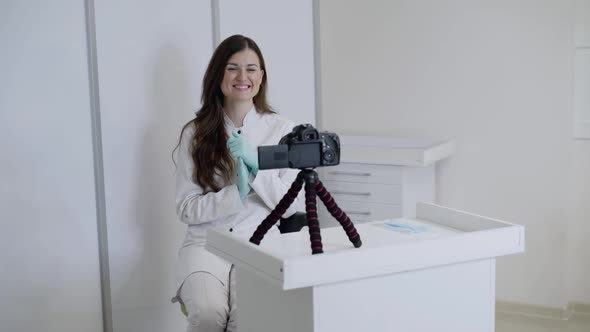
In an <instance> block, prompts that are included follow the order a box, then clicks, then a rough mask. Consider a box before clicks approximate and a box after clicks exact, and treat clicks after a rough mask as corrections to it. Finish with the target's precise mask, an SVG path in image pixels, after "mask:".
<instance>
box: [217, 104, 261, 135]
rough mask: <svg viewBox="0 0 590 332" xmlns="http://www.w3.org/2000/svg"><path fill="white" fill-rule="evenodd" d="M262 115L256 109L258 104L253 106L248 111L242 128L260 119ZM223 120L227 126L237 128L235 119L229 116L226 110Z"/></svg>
mask: <svg viewBox="0 0 590 332" xmlns="http://www.w3.org/2000/svg"><path fill="white" fill-rule="evenodd" d="M260 116H261V114H259V113H258V112H257V111H256V106H252V108H251V109H250V110H249V111H248V113H246V116H245V117H244V121H243V122H242V128H243V127H247V126H248V124H249V123H255V122H256V119H258V118H259V117H260ZM223 120H224V123H225V127H226V128H228V129H230V130H231V129H233V128H236V126H235V125H234V123H233V121H232V120H231V119H230V118H229V116H227V114H226V113H225V112H223Z"/></svg>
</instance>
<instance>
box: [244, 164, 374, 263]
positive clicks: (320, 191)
mask: <svg viewBox="0 0 590 332" xmlns="http://www.w3.org/2000/svg"><path fill="white" fill-rule="evenodd" d="M303 182H305V213H306V215H307V225H308V227H309V239H310V241H311V253H312V254H321V253H323V252H324V250H323V247H322V235H321V234H320V224H319V222H318V213H317V206H316V196H319V197H320V199H321V200H322V202H324V205H325V206H326V208H327V209H328V211H329V212H330V214H331V215H332V217H334V218H335V219H336V220H338V222H339V223H340V225H341V226H342V228H343V229H344V231H345V232H346V235H348V239H349V240H350V242H352V244H353V245H354V247H355V248H358V247H360V246H361V245H362V241H361V237H360V236H359V234H358V233H357V231H356V228H355V227H354V224H353V223H352V221H350V218H348V216H347V215H346V213H345V212H344V211H342V210H341V209H340V208H339V207H338V204H336V201H334V198H333V197H332V195H330V193H329V192H328V190H326V188H325V187H324V185H323V184H322V181H320V180H319V177H318V173H317V172H316V171H315V170H313V169H302V170H301V171H300V172H299V174H297V178H296V179H295V181H293V184H292V185H291V188H289V190H288V191H287V193H286V194H285V195H284V196H283V198H282V199H281V200H280V202H279V204H277V206H276V207H275V208H274V210H272V212H271V213H270V214H269V215H268V216H267V217H266V218H265V219H264V220H263V221H262V222H261V223H260V225H258V227H257V228H256V231H254V234H252V237H251V238H250V242H252V243H254V244H257V245H259V244H260V241H262V239H263V238H264V235H265V234H266V232H268V230H269V229H270V228H271V227H272V226H273V225H274V224H276V223H277V221H278V220H279V219H280V218H281V217H282V216H283V214H284V213H285V211H286V210H287V209H288V208H289V206H291V204H292V203H293V201H294V200H295V198H296V197H297V194H299V192H300V191H301V187H302V183H303Z"/></svg>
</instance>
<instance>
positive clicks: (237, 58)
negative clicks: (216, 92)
mask: <svg viewBox="0 0 590 332" xmlns="http://www.w3.org/2000/svg"><path fill="white" fill-rule="evenodd" d="M263 75H264V70H262V68H260V60H259V59H258V55H256V52H254V51H253V50H251V49H249V48H246V49H244V50H243V51H240V52H238V53H236V54H234V55H232V57H231V58H229V60H228V61H227V64H226V65H225V72H224V75H223V81H222V82H221V91H222V92H223V95H224V96H225V100H226V101H246V100H252V98H254V96H256V94H257V93H258V90H260V83H262V76H263Z"/></svg>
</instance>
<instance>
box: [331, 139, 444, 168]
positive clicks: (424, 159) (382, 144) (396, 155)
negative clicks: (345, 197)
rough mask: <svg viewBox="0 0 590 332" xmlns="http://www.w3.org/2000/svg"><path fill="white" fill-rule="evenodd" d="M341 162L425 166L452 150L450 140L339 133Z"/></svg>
mask: <svg viewBox="0 0 590 332" xmlns="http://www.w3.org/2000/svg"><path fill="white" fill-rule="evenodd" d="M340 143H341V151H340V154H341V158H340V162H344V163H347V162H348V163H365V164H385V165H400V166H427V165H430V164H433V163H435V162H437V161H439V160H441V159H444V158H446V157H448V156H449V155H450V154H451V153H452V152H453V150H454V143H453V142H452V141H450V140H433V139H423V138H416V139H414V138H398V137H386V136H340Z"/></svg>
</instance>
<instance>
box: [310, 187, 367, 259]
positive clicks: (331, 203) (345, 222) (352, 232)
mask: <svg viewBox="0 0 590 332" xmlns="http://www.w3.org/2000/svg"><path fill="white" fill-rule="evenodd" d="M315 189H316V192H317V195H318V196H319V197H320V199H321V200H322V202H324V205H325V206H326V208H327V209H328V211H329V212H330V214H331V215H332V217H334V218H335V219H336V220H338V222H339V223H340V225H341V226H342V228H343V229H344V231H345V232H346V235H348V239H349V240H350V242H352V244H353V245H354V247H355V248H358V247H360V246H361V245H362V241H361V237H360V235H359V234H358V233H357V231H356V228H355V227H354V224H353V223H352V221H350V218H348V216H347V215H346V213H345V212H344V211H342V210H341V209H340V208H339V207H338V204H336V201H335V200H334V198H333V197H332V195H330V193H329V192H328V190H327V189H326V188H325V187H324V184H323V183H322V181H319V180H318V182H317V184H316V187H315Z"/></svg>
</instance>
